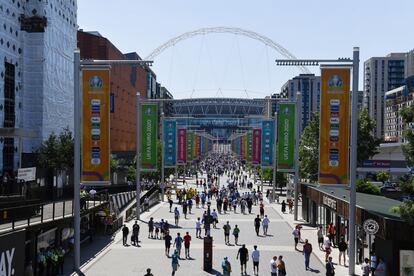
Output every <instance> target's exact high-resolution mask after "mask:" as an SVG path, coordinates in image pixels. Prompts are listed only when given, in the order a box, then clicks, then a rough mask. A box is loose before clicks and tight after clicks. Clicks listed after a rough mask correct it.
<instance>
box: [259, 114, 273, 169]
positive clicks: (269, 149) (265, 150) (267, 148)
mask: <svg viewBox="0 0 414 276" xmlns="http://www.w3.org/2000/svg"><path fill="white" fill-rule="evenodd" d="M274 128H275V123H274V121H273V120H271V119H266V120H263V121H262V152H261V154H262V162H261V165H262V167H263V168H269V167H272V166H273V147H274V141H273V140H274Z"/></svg>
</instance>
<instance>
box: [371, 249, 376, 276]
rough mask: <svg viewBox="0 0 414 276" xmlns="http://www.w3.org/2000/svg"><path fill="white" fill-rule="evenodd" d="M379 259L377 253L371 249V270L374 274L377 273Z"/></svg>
mask: <svg viewBox="0 0 414 276" xmlns="http://www.w3.org/2000/svg"><path fill="white" fill-rule="evenodd" d="M377 264H378V259H377V255H376V254H375V252H374V251H371V257H370V266H371V272H372V275H375V269H376V268H377Z"/></svg>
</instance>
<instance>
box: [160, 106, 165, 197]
mask: <svg viewBox="0 0 414 276" xmlns="http://www.w3.org/2000/svg"><path fill="white" fill-rule="evenodd" d="M162 106H163V105H161V131H160V139H161V201H164V191H165V176H164V110H163V107H162Z"/></svg>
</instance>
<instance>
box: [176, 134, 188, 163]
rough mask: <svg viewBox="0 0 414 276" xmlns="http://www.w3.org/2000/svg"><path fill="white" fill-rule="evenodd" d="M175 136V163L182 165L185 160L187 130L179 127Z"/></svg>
mask: <svg viewBox="0 0 414 276" xmlns="http://www.w3.org/2000/svg"><path fill="white" fill-rule="evenodd" d="M177 136H178V137H177V140H178V141H177V143H178V146H177V163H178V164H181V165H182V164H185V163H186V162H187V130H186V129H185V128H179V129H178V132H177Z"/></svg>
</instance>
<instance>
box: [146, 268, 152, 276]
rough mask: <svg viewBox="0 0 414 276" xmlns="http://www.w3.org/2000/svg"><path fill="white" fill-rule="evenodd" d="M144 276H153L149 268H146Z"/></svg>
mask: <svg viewBox="0 0 414 276" xmlns="http://www.w3.org/2000/svg"><path fill="white" fill-rule="evenodd" d="M144 276H154V274H152V273H151V268H147V273H146V274H145V275H144Z"/></svg>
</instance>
